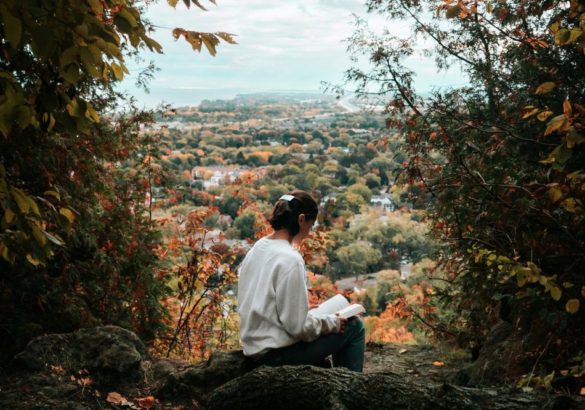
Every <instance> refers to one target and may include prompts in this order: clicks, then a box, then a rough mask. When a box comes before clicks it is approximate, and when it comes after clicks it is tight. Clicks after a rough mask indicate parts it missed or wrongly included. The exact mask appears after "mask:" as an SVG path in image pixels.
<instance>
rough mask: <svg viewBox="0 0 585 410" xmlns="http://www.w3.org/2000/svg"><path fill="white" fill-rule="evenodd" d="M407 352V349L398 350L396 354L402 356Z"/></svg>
mask: <svg viewBox="0 0 585 410" xmlns="http://www.w3.org/2000/svg"><path fill="white" fill-rule="evenodd" d="M406 352H408V349H400V351H399V352H398V354H403V353H406Z"/></svg>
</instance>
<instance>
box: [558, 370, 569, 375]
mask: <svg viewBox="0 0 585 410" xmlns="http://www.w3.org/2000/svg"><path fill="white" fill-rule="evenodd" d="M560 373H561V376H568V375H569V371H568V370H561V371H560Z"/></svg>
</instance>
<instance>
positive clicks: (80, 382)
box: [77, 377, 93, 387]
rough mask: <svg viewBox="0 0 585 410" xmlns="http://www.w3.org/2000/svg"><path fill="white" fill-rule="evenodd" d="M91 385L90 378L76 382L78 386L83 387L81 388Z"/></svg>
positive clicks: (83, 378)
mask: <svg viewBox="0 0 585 410" xmlns="http://www.w3.org/2000/svg"><path fill="white" fill-rule="evenodd" d="M92 383H93V380H92V379H91V377H82V378H80V379H78V380H77V384H79V385H80V386H83V387H86V386H89V385H90V384H92Z"/></svg>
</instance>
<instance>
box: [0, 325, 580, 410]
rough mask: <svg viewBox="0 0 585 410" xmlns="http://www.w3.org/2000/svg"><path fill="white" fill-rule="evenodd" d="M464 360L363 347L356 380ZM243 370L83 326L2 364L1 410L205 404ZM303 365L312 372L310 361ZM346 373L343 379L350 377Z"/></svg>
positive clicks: (446, 353)
mask: <svg viewBox="0 0 585 410" xmlns="http://www.w3.org/2000/svg"><path fill="white" fill-rule="evenodd" d="M466 362H468V357H467V355H466V354H465V353H463V352H458V351H453V350H442V349H440V348H438V347H435V346H416V345H369V346H368V347H367V356H366V369H365V372H366V373H367V374H366V376H364V377H363V378H362V379H363V380H366V382H367V381H368V380H370V381H371V380H373V379H375V378H378V379H379V380H386V379H384V378H388V377H391V378H393V380H397V381H400V382H401V383H402V382H404V383H405V385H412V386H427V385H432V386H440V385H442V384H443V383H445V382H449V381H452V380H454V376H455V375H456V374H457V372H458V371H459V370H460V369H461V368H462V367H463V366H464V365H465V363H466ZM248 370H250V369H249V363H248V362H246V361H245V360H244V359H243V357H242V356H241V353H239V352H232V353H225V354H218V355H215V356H213V357H212V359H210V361H208V362H207V363H201V364H198V365H192V364H188V363H184V362H177V361H171V360H165V359H162V360H157V359H154V358H151V357H149V356H148V354H147V352H146V349H145V347H144V345H143V344H142V342H141V341H140V340H139V339H138V338H137V337H136V335H134V334H133V333H131V332H129V331H126V330H124V329H121V328H117V327H113V326H106V327H101V328H94V329H82V330H80V331H77V332H75V333H71V334H65V335H49V336H45V337H42V338H39V339H36V340H34V341H33V342H31V344H29V346H28V348H27V349H26V350H25V351H24V352H22V353H21V354H19V355H18V356H17V357H16V358H15V360H14V363H13V365H12V366H11V368H10V369H0V371H1V374H0V408H1V409H112V408H116V409H151V408H152V409H192V408H206V407H209V403H212V401H210V398H213V397H212V395H213V392H214V391H217V390H221V389H218V387H220V386H223V385H224V384H226V382H228V381H230V380H233V379H236V378H237V377H238V376H240V375H242V374H244V373H246V372H247V371H248ZM303 371H305V372H306V371H308V372H309V373H311V372H312V374H313V376H314V375H315V373H316V372H315V371H312V370H311V369H309V368H308V367H307V369H304V370H301V372H303ZM319 371H322V370H321V369H319ZM342 373H343V372H342ZM347 373H348V375H349V376H348V375H344V377H351V373H350V372H347ZM317 376H318V377H325V378H327V374H325V376H323V375H321V373H319V374H318V375H317ZM378 376H379V377H378ZM331 378H333V377H331ZM317 380H319V379H317ZM388 380H390V379H388ZM232 384H233V383H232ZM584 407H585V406H584ZM317 408H318V407H317ZM322 408H325V407H322ZM339 408H349V407H347V406H345V407H344V406H341V407H339ZM479 408H484V407H481V406H480V407H479ZM572 408H579V407H572Z"/></svg>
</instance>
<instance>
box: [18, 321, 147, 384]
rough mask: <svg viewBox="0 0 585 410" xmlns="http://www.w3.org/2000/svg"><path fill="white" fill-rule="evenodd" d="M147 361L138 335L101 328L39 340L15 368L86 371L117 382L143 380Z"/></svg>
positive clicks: (24, 353)
mask: <svg viewBox="0 0 585 410" xmlns="http://www.w3.org/2000/svg"><path fill="white" fill-rule="evenodd" d="M147 359H149V356H148V352H147V350H146V346H145V345H144V343H142V341H140V339H139V338H138V337H137V336H136V335H135V334H134V333H132V332H130V331H128V330H126V329H122V328H120V327H117V326H101V327H95V328H87V329H80V330H78V331H76V332H74V333H67V334H57V335H47V336H40V337H37V338H36V339H33V340H32V341H31V342H30V343H29V344H28V345H27V347H26V349H25V350H24V351H23V352H21V353H19V354H18V355H16V356H15V358H14V366H15V367H16V368H20V369H21V370H32V371H39V370H43V369H47V368H51V366H54V367H61V368H63V369H64V370H65V371H66V372H71V373H75V372H77V371H79V370H82V369H85V370H87V371H89V372H90V374H94V373H100V375H101V376H102V379H104V378H107V379H109V380H110V381H112V382H115V381H119V380H125V381H130V380H137V379H140V378H141V377H142V376H143V370H142V366H141V364H142V361H143V360H147Z"/></svg>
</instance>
